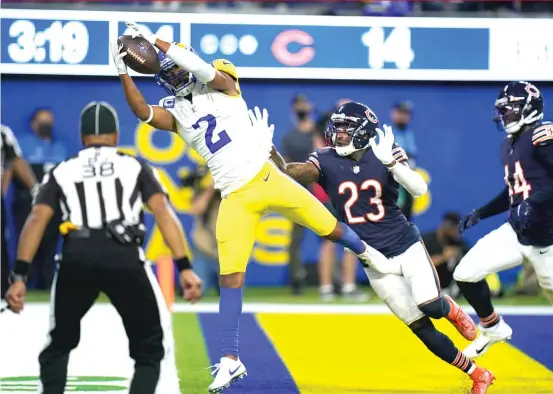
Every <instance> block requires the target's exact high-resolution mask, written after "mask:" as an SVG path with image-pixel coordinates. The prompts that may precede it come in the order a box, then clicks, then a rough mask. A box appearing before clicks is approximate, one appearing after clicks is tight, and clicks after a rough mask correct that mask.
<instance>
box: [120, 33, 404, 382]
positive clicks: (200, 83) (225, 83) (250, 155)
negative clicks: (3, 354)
mask: <svg viewBox="0 0 553 394" xmlns="http://www.w3.org/2000/svg"><path fill="white" fill-rule="evenodd" d="M125 23H126V24H127V26H128V27H129V28H130V29H131V30H132V31H134V34H133V35H136V36H141V37H144V38H145V39H147V40H148V41H149V42H150V43H151V44H152V45H155V47H156V48H157V49H158V50H159V53H158V54H159V59H160V61H161V71H160V72H159V74H158V75H156V80H157V82H158V83H159V84H160V85H161V86H163V87H164V88H165V89H166V90H167V91H168V93H169V94H170V96H169V97H167V98H164V99H162V100H161V101H160V103H159V105H158V106H153V105H149V104H146V101H145V100H144V98H143V97H142V94H141V93H140V91H139V90H138V89H137V87H136V85H135V84H134V82H133V80H132V79H131V78H130V77H129V76H128V74H127V67H126V65H125V63H124V61H123V57H124V56H125V55H126V53H125V52H123V53H120V51H121V47H118V45H117V43H116V42H114V43H112V52H113V60H114V63H115V66H116V68H117V71H118V73H119V75H120V78H121V83H122V85H123V90H124V91H125V96H126V99H127V102H128V104H129V106H130V107H131V109H132V111H133V112H134V114H135V115H136V116H137V117H138V118H139V119H140V120H142V121H144V122H146V123H149V124H150V125H152V126H153V127H155V128H157V129H160V130H167V131H171V132H174V133H177V134H178V135H180V136H181V138H183V139H184V140H185V141H186V142H187V143H188V144H189V145H190V146H191V147H192V148H193V149H194V150H196V151H197V152H198V153H199V154H200V155H201V156H202V157H203V158H204V159H205V160H206V161H207V165H208V168H209V169H210V171H211V173H212V175H213V178H214V181H215V187H216V188H217V189H218V190H219V191H220V192H221V195H222V197H223V199H222V202H221V206H220V208H219V216H218V219H217V228H216V237H217V247H218V254H219V266H220V274H221V283H220V285H221V296H220V300H219V318H220V322H221V347H222V349H221V350H222V357H221V362H220V363H219V364H217V365H216V366H215V367H216V369H215V371H214V372H213V373H214V374H215V375H216V376H215V379H214V381H213V383H212V384H211V385H210V386H209V388H208V390H209V391H210V392H212V393H217V392H220V391H221V390H223V389H224V388H225V387H228V386H229V385H230V383H232V382H233V381H235V380H237V379H239V378H241V377H243V376H245V375H246V367H245V366H244V364H242V362H241V361H240V358H239V357H238V331H239V330H238V326H239V319H240V315H241V313H242V286H243V284H244V279H245V271H246V266H247V264H248V261H249V258H250V253H251V250H252V247H253V244H254V242H255V233H256V228H257V225H258V223H259V221H260V219H261V216H262V215H264V214H266V213H268V212H276V213H279V214H281V215H283V216H285V217H287V218H288V219H290V220H292V221H294V222H296V223H298V224H300V225H302V226H304V227H307V228H309V229H311V230H312V231H313V232H315V233H316V234H318V235H319V236H321V237H324V238H326V239H329V240H331V241H334V242H337V243H339V244H341V245H343V246H344V247H346V248H348V249H350V250H351V251H352V252H354V253H355V254H357V255H358V256H359V257H360V258H361V259H362V260H363V261H365V262H366V263H367V264H368V265H370V266H371V267H373V268H374V269H375V270H377V271H379V272H382V273H394V272H396V273H398V274H399V273H400V270H401V268H400V267H399V265H398V266H394V265H393V264H391V263H389V261H388V260H387V259H380V256H381V255H380V253H379V252H377V251H376V250H375V249H373V248H371V247H369V246H368V245H366V244H365V243H364V242H363V241H361V239H360V238H359V236H358V235H357V234H355V233H354V232H353V230H351V229H350V228H349V227H348V226H347V225H345V224H344V223H340V222H338V221H337V220H336V218H335V217H334V216H333V215H332V214H331V213H330V212H329V211H328V210H327V209H326V208H325V207H324V206H323V205H322V203H320V202H319V201H318V200H317V199H316V198H315V197H314V196H313V195H312V194H311V193H310V192H308V191H307V190H306V189H305V188H303V187H302V186H300V185H299V184H298V183H296V182H295V181H293V180H292V179H291V178H290V177H288V176H287V175H285V174H283V173H282V172H281V171H280V170H279V169H278V168H277V167H276V166H275V165H274V163H273V162H272V161H271V160H270V155H271V153H270V152H271V151H272V133H269V134H268V133H266V129H267V128H268V127H269V125H268V123H267V122H268V120H267V113H266V112H265V113H264V114H263V115H264V116H262V115H261V113H260V111H259V109H258V108H257V107H256V111H258V116H257V118H263V119H264V120H265V125H264V127H263V130H261V131H260V130H258V129H256V128H255V127H254V126H253V124H252V121H251V120H250V116H251V117H252V118H253V117H254V115H253V113H251V114H249V113H248V108H247V104H246V102H245V101H244V99H243V98H242V96H241V91H240V85H239V81H238V74H237V71H236V68H235V67H234V65H233V64H232V63H231V62H229V61H227V60H225V59H217V60H214V61H213V62H212V63H211V64H209V63H206V62H204V61H203V60H202V59H201V58H200V57H199V56H198V55H197V54H196V52H195V51H194V50H193V49H192V48H191V47H189V46H186V45H183V44H179V43H168V42H165V41H162V40H160V39H159V38H157V37H156V36H155V35H154V34H151V33H149V32H148V33H147V32H144V31H141V29H140V28H139V27H138V26H137V25H136V24H135V23H134V22H125ZM268 135H269V136H268ZM267 136H268V137H267Z"/></svg>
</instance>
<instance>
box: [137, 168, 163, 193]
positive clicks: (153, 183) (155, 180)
mask: <svg viewBox="0 0 553 394" xmlns="http://www.w3.org/2000/svg"><path fill="white" fill-rule="evenodd" d="M141 164H142V170H141V171H140V174H139V175H138V183H139V188H140V192H141V193H142V201H144V202H147V201H148V200H149V199H150V197H152V196H153V195H154V194H156V193H163V194H164V195H165V196H166V197H167V196H168V194H167V191H166V190H165V188H164V187H163V185H162V184H161V180H160V179H159V175H158V173H157V171H156V170H155V169H154V168H152V167H150V166H149V165H148V164H146V163H142V162H141Z"/></svg>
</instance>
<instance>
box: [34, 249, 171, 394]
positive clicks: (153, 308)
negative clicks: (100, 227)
mask: <svg viewBox="0 0 553 394" xmlns="http://www.w3.org/2000/svg"><path fill="white" fill-rule="evenodd" d="M72 246H73V247H72V248H67V247H65V246H64V250H63V260H62V261H61V262H60V265H59V269H58V271H57V273H56V275H55V279H54V283H53V286H52V297H53V300H52V302H53V306H54V309H53V310H54V316H53V319H54V320H53V323H54V324H53V327H54V328H53V329H52V330H51V331H50V341H49V342H48V346H47V347H46V348H45V349H44V350H43V351H42V353H40V356H39V363H40V380H41V382H42V385H43V390H44V391H43V394H63V393H64V388H65V383H66V379H67V364H68V361H69V353H70V352H71V350H73V349H75V348H76V347H77V345H78V344H79V339H80V334H81V328H80V324H81V319H82V318H83V316H84V315H85V314H86V312H87V311H88V310H89V309H90V307H91V306H92V305H93V304H94V301H95V300H96V298H97V297H98V295H99V293H100V292H103V293H105V294H106V295H107V296H108V297H109V299H110V300H111V303H112V304H113V306H114V307H115V309H116V310H117V312H118V313H119V315H120V316H121V318H122V320H123V324H124V326H125V331H126V333H127V336H128V338H129V350H130V356H131V358H132V359H133V360H134V361H135V373H134V376H133V379H132V382H131V386H130V390H129V393H130V394H153V393H154V392H155V389H156V386H157V383H158V380H159V374H160V364H161V360H162V359H163V357H164V355H165V351H164V347H163V329H162V325H161V321H160V310H159V308H158V300H157V299H156V296H155V293H154V291H153V287H152V282H151V280H155V278H153V276H151V275H150V276H148V275H147V272H146V269H149V267H146V269H145V267H144V265H143V263H142V262H141V261H140V260H139V258H138V247H136V246H134V247H133V246H129V247H127V246H122V245H121V246H119V245H116V244H115V241H113V240H111V239H110V240H105V241H104V242H103V243H98V242H90V243H88V242H86V241H84V240H78V241H75V242H73V245H72ZM68 249H73V250H74V252H72V251H71V250H69V251H68ZM79 249H80V250H79Z"/></svg>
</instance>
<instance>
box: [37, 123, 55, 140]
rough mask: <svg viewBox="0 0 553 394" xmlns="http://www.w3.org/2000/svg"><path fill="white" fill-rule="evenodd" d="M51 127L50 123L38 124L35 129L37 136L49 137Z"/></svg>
mask: <svg viewBox="0 0 553 394" xmlns="http://www.w3.org/2000/svg"><path fill="white" fill-rule="evenodd" d="M52 128H53V126H52V125H51V124H50V123H40V124H39V125H38V127H37V134H38V135H39V136H41V137H51V136H52Z"/></svg>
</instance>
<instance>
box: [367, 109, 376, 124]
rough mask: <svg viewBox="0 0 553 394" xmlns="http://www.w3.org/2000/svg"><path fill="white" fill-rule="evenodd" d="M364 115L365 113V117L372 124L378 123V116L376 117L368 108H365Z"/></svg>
mask: <svg viewBox="0 0 553 394" xmlns="http://www.w3.org/2000/svg"><path fill="white" fill-rule="evenodd" d="M365 115H367V118H368V119H369V120H370V121H371V122H372V123H374V124H377V123H378V118H377V117H376V114H375V113H374V112H373V111H372V110H371V109H370V108H367V110H366V111H365Z"/></svg>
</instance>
